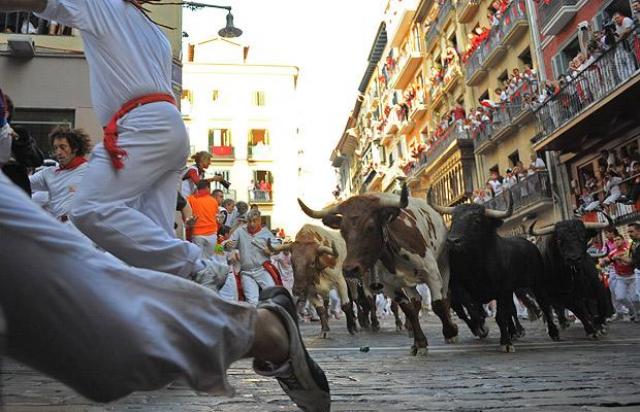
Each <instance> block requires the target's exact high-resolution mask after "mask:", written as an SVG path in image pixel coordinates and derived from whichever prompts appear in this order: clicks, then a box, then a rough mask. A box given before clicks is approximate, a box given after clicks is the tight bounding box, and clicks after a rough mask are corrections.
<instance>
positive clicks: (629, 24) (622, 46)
mask: <svg viewBox="0 0 640 412" xmlns="http://www.w3.org/2000/svg"><path fill="white" fill-rule="evenodd" d="M613 22H614V23H615V26H616V41H617V43H616V45H615V49H616V50H615V52H614V61H615V65H616V70H617V72H618V76H620V79H619V80H620V81H621V82H622V81H624V80H626V79H627V78H629V77H630V76H631V75H632V74H633V72H635V71H636V62H635V61H634V60H635V59H634V55H633V50H632V47H631V42H630V41H629V40H630V39H629V36H630V35H631V33H632V32H633V30H634V28H635V25H634V23H633V20H631V19H630V18H629V17H627V16H625V15H623V14H622V13H620V12H615V13H613Z"/></svg>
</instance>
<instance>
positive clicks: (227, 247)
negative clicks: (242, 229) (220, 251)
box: [223, 240, 238, 250]
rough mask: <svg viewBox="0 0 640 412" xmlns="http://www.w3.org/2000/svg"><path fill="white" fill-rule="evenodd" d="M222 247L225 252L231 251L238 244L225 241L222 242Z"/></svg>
mask: <svg viewBox="0 0 640 412" xmlns="http://www.w3.org/2000/svg"><path fill="white" fill-rule="evenodd" d="M223 246H224V248H225V250H233V249H235V248H236V246H238V242H236V241H235V240H227V241H225V242H223Z"/></svg>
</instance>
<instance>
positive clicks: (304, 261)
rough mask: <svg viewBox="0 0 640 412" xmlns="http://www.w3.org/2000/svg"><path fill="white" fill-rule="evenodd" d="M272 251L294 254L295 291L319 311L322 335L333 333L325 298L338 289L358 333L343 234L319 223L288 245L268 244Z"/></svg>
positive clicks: (305, 228)
mask: <svg viewBox="0 0 640 412" xmlns="http://www.w3.org/2000/svg"><path fill="white" fill-rule="evenodd" d="M267 246H268V248H269V249H270V251H271V253H279V252H282V251H285V250H288V251H289V252H290V253H291V265H292V266H293V276H294V283H293V294H294V296H296V297H298V298H300V299H301V301H303V302H304V301H305V300H306V299H309V302H310V303H311V304H312V305H313V307H314V308H315V309H316V311H317V312H318V316H319V317H320V324H321V328H322V336H323V337H325V338H326V337H327V336H328V333H329V330H330V329H329V322H328V318H329V317H328V314H327V310H326V307H325V305H324V302H325V300H328V299H329V291H330V290H331V289H333V288H335V289H336V290H337V292H338V296H339V297H340V301H341V302H342V311H343V312H344V313H345V317H346V321H347V330H348V331H349V333H351V334H355V333H356V332H357V326H356V323H355V317H354V312H353V304H352V303H353V302H352V297H354V296H356V295H357V293H358V292H357V289H356V288H355V287H354V286H353V285H349V286H351V290H349V288H348V285H347V283H346V281H345V279H344V276H343V275H342V262H343V261H344V257H345V255H346V245H345V243H344V240H343V239H342V237H341V236H340V234H339V233H336V232H333V231H329V230H327V229H324V228H322V227H319V226H314V225H304V226H303V227H302V228H301V229H300V230H299V231H298V233H297V234H296V237H295V240H294V241H293V242H290V243H286V244H284V245H278V246H274V245H272V244H271V243H270V242H268V243H267ZM371 321H372V323H373V324H374V326H376V325H378V319H377V318H376V317H375V310H374V311H373V315H372V319H371Z"/></svg>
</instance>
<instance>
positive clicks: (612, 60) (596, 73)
mask: <svg viewBox="0 0 640 412" xmlns="http://www.w3.org/2000/svg"><path fill="white" fill-rule="evenodd" d="M639 35H640V30H639V28H638V27H636V28H635V30H634V32H632V33H631V34H630V35H629V36H628V37H627V39H625V40H621V41H618V42H617V43H614V44H613V45H612V46H611V48H610V49H609V50H607V51H605V52H604V53H603V54H602V55H600V56H599V57H598V58H597V59H595V60H594V61H593V62H592V63H591V64H589V65H588V66H587V67H586V68H584V69H583V70H582V71H580V72H579V73H576V74H574V75H571V76H567V77H570V79H569V81H566V80H563V83H564V84H562V85H561V87H560V90H559V91H558V92H557V93H556V94H554V95H553V96H551V97H549V98H548V99H547V100H546V101H545V102H544V103H543V104H542V105H541V106H540V107H539V108H538V109H537V111H536V115H537V117H538V121H539V122H538V127H539V133H538V135H537V136H536V137H535V138H534V139H533V140H534V143H538V142H541V141H543V140H544V139H545V138H546V137H547V136H549V135H550V134H552V133H553V132H554V131H556V130H558V129H559V128H560V127H562V126H563V125H565V124H566V123H568V122H569V121H571V120H572V119H575V118H576V117H577V116H578V115H579V114H581V113H583V112H584V111H585V110H587V109H588V108H590V107H592V106H593V105H595V104H597V103H598V102H600V101H602V100H603V99H604V98H606V97H607V96H609V95H610V94H611V93H612V92H614V91H615V90H616V89H618V88H619V87H620V86H621V85H622V84H624V83H625V82H626V81H628V80H629V79H631V78H634V77H636V76H637V75H638V73H640V72H639V71H638V69H639V68H640V51H638V50H637V49H636V48H634V47H633V42H634V37H635V36H639Z"/></svg>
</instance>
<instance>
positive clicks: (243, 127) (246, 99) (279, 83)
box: [181, 38, 302, 234]
mask: <svg viewBox="0 0 640 412" xmlns="http://www.w3.org/2000/svg"><path fill="white" fill-rule="evenodd" d="M248 53H249V47H246V46H243V45H241V44H239V43H236V42H233V41H230V40H228V39H223V38H213V39H210V40H206V41H202V42H198V43H196V44H188V45H186V50H185V53H184V57H185V59H184V61H183V93H182V102H181V105H182V113H183V117H184V120H185V123H186V125H187V128H188V130H189V136H190V139H191V151H192V153H195V152H198V151H202V150H206V151H209V152H211V153H212V154H213V161H212V167H210V168H209V173H211V174H213V173H222V174H223V175H225V176H226V178H227V179H228V180H229V181H230V182H231V184H232V186H231V188H230V189H231V190H230V191H229V193H228V196H229V197H234V198H235V199H236V200H243V201H247V202H249V203H250V204H257V205H258V206H259V208H260V210H261V211H262V213H263V215H264V216H265V217H266V219H265V221H266V223H267V224H269V225H270V227H271V228H284V229H285V231H286V233H287V234H292V233H293V232H294V231H295V230H297V229H298V227H299V226H300V224H301V222H300V219H301V218H302V217H301V216H300V213H299V212H298V205H297V202H296V197H297V184H298V160H297V159H298V150H299V147H300V137H299V127H298V119H297V116H296V115H295V113H296V110H297V93H296V92H297V80H298V73H299V70H298V68H297V67H294V66H287V65H266V64H265V65H262V64H252V63H251V64H250V63H248V62H247V57H248ZM262 182H264V183H262ZM261 183H262V184H261ZM255 184H258V186H257V190H256V186H255Z"/></svg>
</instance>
